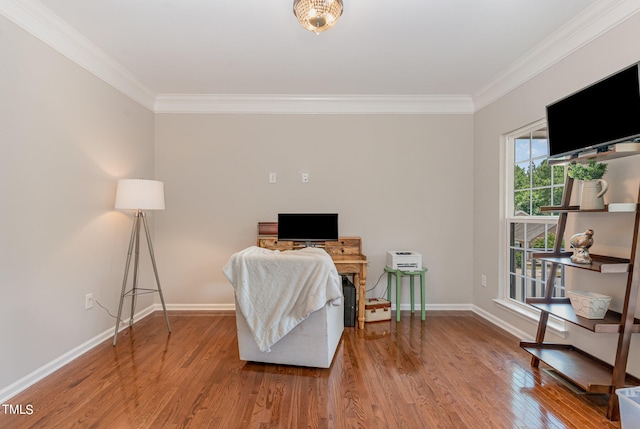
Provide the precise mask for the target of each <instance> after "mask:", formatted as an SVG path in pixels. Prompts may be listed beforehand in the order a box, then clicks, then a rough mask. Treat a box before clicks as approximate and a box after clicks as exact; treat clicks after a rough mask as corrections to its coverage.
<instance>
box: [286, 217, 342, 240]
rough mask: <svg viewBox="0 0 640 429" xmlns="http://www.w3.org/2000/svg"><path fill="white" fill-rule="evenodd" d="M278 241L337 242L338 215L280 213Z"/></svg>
mask: <svg viewBox="0 0 640 429" xmlns="http://www.w3.org/2000/svg"><path fill="white" fill-rule="evenodd" d="M278 240H287V241H288V240H291V241H336V240H338V214H337V213H279V214H278Z"/></svg>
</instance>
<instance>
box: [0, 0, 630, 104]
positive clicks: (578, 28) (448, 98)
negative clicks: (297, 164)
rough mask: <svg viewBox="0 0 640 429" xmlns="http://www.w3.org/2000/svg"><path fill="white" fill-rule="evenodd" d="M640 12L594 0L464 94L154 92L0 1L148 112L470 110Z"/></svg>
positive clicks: (27, 8)
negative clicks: (360, 94)
mask: <svg viewBox="0 0 640 429" xmlns="http://www.w3.org/2000/svg"><path fill="white" fill-rule="evenodd" d="M639 11H640V2H638V1H637V0H599V1H597V2H595V3H593V4H592V5H591V6H589V7H588V8H587V9H586V10H585V11H584V12H583V13H581V14H580V15H578V16H577V17H576V18H574V19H573V20H572V21H570V22H569V23H568V24H567V25H565V26H564V27H562V28H561V29H560V30H559V31H557V32H556V33H554V34H553V35H551V36H550V37H548V38H547V39H546V40H545V41H543V42H542V43H541V44H539V45H538V46H536V47H535V48H534V49H532V50H531V51H530V52H529V53H528V54H527V55H525V56H524V57H522V58H520V59H519V60H518V61H516V62H515V63H513V64H512V65H511V66H509V67H508V68H507V69H505V70H504V71H503V72H501V73H500V74H498V75H497V76H496V77H495V78H494V79H493V80H491V81H490V82H488V83H487V84H486V85H484V86H483V87H482V88H481V89H480V90H479V91H477V92H476V93H475V94H473V96H470V95H462V96H460V95H442V96H431V95H415V96H414V95H389V96H382V95H362V96H355V95H347V96H339V95H242V94H238V95H235V94H229V95H216V94H199V95H198V94H194V95H191V94H155V93H153V92H152V91H151V90H150V89H149V88H147V87H146V86H145V85H144V84H142V83H141V82H140V81H139V80H138V79H137V78H136V77H135V76H134V75H133V74H132V73H131V72H129V71H128V70H127V69H125V68H124V67H122V66H121V65H120V64H119V63H117V62H116V61H115V60H114V59H113V58H111V57H110V56H108V55H107V54H106V53H105V52H103V51H102V50H101V49H100V48H98V47H97V46H96V45H94V44H93V43H91V42H90V41H89V40H88V39H87V38H86V37H84V36H83V35H82V34H81V33H79V32H78V31H76V30H75V29H74V28H73V27H71V26H70V25H69V24H67V23H66V22H65V21H63V20H61V19H60V18H59V17H58V16H57V15H55V14H54V13H53V12H51V11H50V10H49V9H47V8H46V7H44V6H43V5H42V4H41V3H39V2H38V1H36V0H0V14H1V15H3V16H5V17H6V18H7V19H9V20H10V21H12V22H14V23H15V24H16V25H18V26H20V27H21V28H23V29H24V30H25V31H27V32H29V33H30V34H32V35H33V36H35V37H37V38H38V39H40V40H41V41H43V42H44V43H46V44H47V45H49V46H51V47H52V48H53V49H55V50H57V51H58V52H60V53H62V54H63V55H65V56H67V57H68V58H69V59H71V60H72V61H74V62H75V63H77V64H78V65H80V66H81V67H83V68H85V69H86V70H88V71H89V72H91V73H93V74H94V75H96V76H97V77H99V78H100V79H102V80H104V81H105V82H106V83H108V84H109V85H111V86H113V87H114V88H115V89H117V90H118V91H120V92H122V93H123V94H125V95H127V96H128V97H130V98H132V99H133V100H135V101H136V102H138V103H139V104H141V105H142V106H144V107H145V108H147V109H149V110H151V111H153V112H156V113H263V114H264V113H285V114H313V113H316V114H317V113H321V114H332V113H335V114H350V113H352V114H367V113H374V114H375V113H377V114H385V113H391V114H472V113H474V112H477V111H479V110H480V109H482V108H484V107H486V106H487V105H489V104H491V103H492V102H494V101H496V100H497V99H499V98H500V97H502V96H504V95H505V94H507V93H508V92H510V91H512V90H513V89H515V88H517V87H518V86H520V85H522V84H523V83H525V82H526V81H528V80H529V79H531V78H533V77H534V76H536V75H538V74H539V73H541V72H543V71H544V70H546V69H547V68H549V67H551V66H552V65H553V64H555V63H557V62H558V61H560V60H562V59H563V58H565V57H567V56H568V55H569V54H571V53H572V52H574V51H575V50H577V49H579V48H580V47H582V46H584V45H585V44H587V43H589V42H590V41H591V40H593V39H595V38H596V37H598V36H600V35H601V34H603V33H605V32H607V31H608V30H610V29H611V28H613V27H615V26H616V25H618V24H620V23H621V22H623V21H625V20H626V19H628V18H629V17H631V16H633V15H635V14H636V13H638V12H639Z"/></svg>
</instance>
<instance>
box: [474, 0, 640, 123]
mask: <svg viewBox="0 0 640 429" xmlns="http://www.w3.org/2000/svg"><path fill="white" fill-rule="evenodd" d="M639 11H640V2H639V1H637V0H600V1H597V2H595V3H593V4H592V5H591V6H589V7H588V8H587V9H585V11H584V12H582V13H581V14H580V15H578V16H576V17H575V18H574V19H572V20H571V21H569V22H568V23H567V24H566V25H564V26H563V27H562V28H561V29H560V30H559V31H557V32H555V33H554V34H552V35H551V36H549V37H548V38H547V39H545V40H544V41H543V42H542V43H540V44H539V45H538V46H536V47H535V48H534V49H532V50H531V51H529V53H527V54H526V55H525V56H523V57H522V58H520V59H519V60H518V61H516V62H515V63H513V64H511V65H510V66H509V67H508V68H506V69H505V70H504V71H502V72H501V73H500V74H498V75H497V76H496V77H495V78H494V79H493V80H491V81H490V82H489V83H487V84H486V85H485V86H483V87H482V88H481V89H480V90H479V91H478V92H476V93H475V94H473V101H474V105H475V108H476V111H479V110H480V109H482V108H483V107H486V106H488V105H489V104H491V103H493V102H494V101H496V100H497V99H499V98H500V97H502V96H504V95H506V94H507V93H508V92H510V91H512V90H514V89H515V88H517V87H518V86H520V85H522V84H523V83H525V82H527V81H528V80H529V79H531V78H533V77H535V76H536V75H538V74H540V73H542V72H543V71H545V70H546V69H548V68H549V67H551V66H552V65H554V64H555V63H557V62H558V61H560V60H562V59H563V58H565V57H567V56H569V55H570V54H571V53H572V52H575V51H576V50H577V49H579V48H581V47H582V46H584V45H586V44H587V43H589V42H590V41H592V40H594V39H595V38H597V37H598V36H600V35H602V34H604V33H606V32H607V31H609V30H610V29H612V28H613V27H615V26H616V25H618V24H620V23H622V22H624V21H625V20H627V19H628V18H630V17H631V16H633V15H635V14H636V13H638V12H639Z"/></svg>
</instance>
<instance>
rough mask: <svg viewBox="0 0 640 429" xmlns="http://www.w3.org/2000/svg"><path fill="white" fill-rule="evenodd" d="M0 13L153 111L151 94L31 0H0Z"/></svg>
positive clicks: (109, 59) (98, 49) (39, 4)
mask: <svg viewBox="0 0 640 429" xmlns="http://www.w3.org/2000/svg"><path fill="white" fill-rule="evenodd" d="M0 15H3V16H4V17H6V18H7V19H8V20H10V21H12V22H13V23H15V24H16V25H18V26H19V27H21V28H22V29H23V30H25V31H27V32H28V33H30V34H31V35H33V36H35V37H36V38H38V39H40V40H41V41H42V42H44V43H46V44H47V45H49V46H50V47H52V48H53V49H55V50H57V51H58V52H60V53H61V54H63V55H65V56H66V57H68V58H69V59H70V60H72V61H73V62H75V63H76V64H78V65H79V66H81V67H83V68H84V69H86V70H87V71H89V72H91V73H93V74H94V75H96V76H97V77H99V78H100V79H102V80H104V81H105V82H106V83H108V84H109V85H111V86H113V87H114V88H115V89H117V90H118V91H120V92H122V93H123V94H125V95H127V96H128V97H130V98H132V99H133V100H135V101H136V102H138V103H139V104H141V105H142V106H144V107H146V108H147V109H149V110H153V105H154V102H155V94H154V93H153V92H152V91H150V90H149V89H148V88H146V87H145V86H144V85H143V84H142V83H141V82H139V81H138V80H137V79H136V78H135V77H134V76H133V75H132V74H131V73H130V72H129V71H128V70H126V69H125V68H124V67H122V66H121V65H120V64H119V63H117V62H116V61H115V60H114V59H113V58H111V57H110V56H108V55H107V54H106V53H105V52H104V51H102V50H101V49H100V48H98V47H97V46H96V45H94V44H93V43H91V42H90V41H89V40H88V39H87V38H86V37H84V36H83V35H82V34H80V33H79V32H78V31H77V30H75V29H74V28H73V27H71V26H70V25H69V24H67V23H66V22H65V21H63V20H62V19H60V18H59V17H58V16H57V15H55V14H54V13H53V12H51V11H50V10H49V9H47V8H46V7H44V6H43V5H42V4H41V3H40V2H38V1H35V0H0Z"/></svg>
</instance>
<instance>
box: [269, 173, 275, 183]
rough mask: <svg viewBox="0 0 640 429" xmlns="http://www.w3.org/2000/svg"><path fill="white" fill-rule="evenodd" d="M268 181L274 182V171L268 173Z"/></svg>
mask: <svg viewBox="0 0 640 429" xmlns="http://www.w3.org/2000/svg"><path fill="white" fill-rule="evenodd" d="M269 183H276V173H269Z"/></svg>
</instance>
